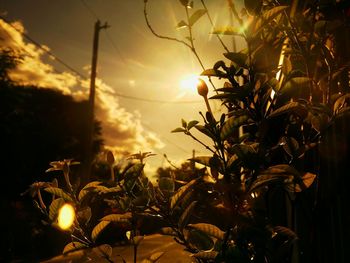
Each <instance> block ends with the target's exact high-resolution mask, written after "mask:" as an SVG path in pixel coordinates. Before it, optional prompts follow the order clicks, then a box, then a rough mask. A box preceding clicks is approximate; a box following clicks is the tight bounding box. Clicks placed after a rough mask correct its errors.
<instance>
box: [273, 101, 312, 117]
mask: <svg viewBox="0 0 350 263" xmlns="http://www.w3.org/2000/svg"><path fill="white" fill-rule="evenodd" d="M287 113H298V114H300V115H304V114H307V110H306V108H305V106H304V105H303V104H301V103H299V102H296V101H292V102H289V103H288V104H286V105H283V106H282V107H279V108H278V109H277V110H274V111H273V112H271V114H270V115H269V116H268V117H267V118H268V119H270V118H274V117H277V116H280V115H282V114H287Z"/></svg>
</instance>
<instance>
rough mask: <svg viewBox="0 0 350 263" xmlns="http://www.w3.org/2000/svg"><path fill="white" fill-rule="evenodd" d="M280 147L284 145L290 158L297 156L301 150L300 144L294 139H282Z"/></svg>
mask: <svg viewBox="0 0 350 263" xmlns="http://www.w3.org/2000/svg"><path fill="white" fill-rule="evenodd" d="M280 145H282V147H283V149H284V150H285V152H286V153H287V154H288V155H289V156H290V157H296V156H297V154H298V150H299V143H298V141H297V140H296V139H294V138H293V137H286V136H284V137H282V138H281V140H280Z"/></svg>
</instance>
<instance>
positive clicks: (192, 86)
mask: <svg viewBox="0 0 350 263" xmlns="http://www.w3.org/2000/svg"><path fill="white" fill-rule="evenodd" d="M198 83H199V77H198V76H197V75H194V74H192V75H187V76H185V77H184V78H183V79H182V80H181V81H180V88H181V90H182V91H186V92H189V93H192V94H197V85H198Z"/></svg>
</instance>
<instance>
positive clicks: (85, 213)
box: [77, 207, 92, 225]
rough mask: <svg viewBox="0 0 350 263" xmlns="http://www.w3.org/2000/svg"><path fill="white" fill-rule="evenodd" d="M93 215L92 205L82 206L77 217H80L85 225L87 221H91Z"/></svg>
mask: <svg viewBox="0 0 350 263" xmlns="http://www.w3.org/2000/svg"><path fill="white" fill-rule="evenodd" d="M91 215H92V213H91V208H90V207H85V208H82V209H80V210H79V211H78V213H77V217H78V219H79V221H80V222H83V223H84V224H85V225H86V224H87V223H89V221H90V219H91Z"/></svg>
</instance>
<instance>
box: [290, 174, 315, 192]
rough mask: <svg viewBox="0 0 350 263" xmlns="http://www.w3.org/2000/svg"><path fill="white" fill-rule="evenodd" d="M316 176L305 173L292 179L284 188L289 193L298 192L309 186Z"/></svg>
mask: <svg viewBox="0 0 350 263" xmlns="http://www.w3.org/2000/svg"><path fill="white" fill-rule="evenodd" d="M315 178H316V174H313V173H305V174H304V175H303V176H302V177H301V179H299V178H298V179H299V180H294V181H293V182H292V183H289V184H286V185H285V189H286V190H287V191H289V192H291V193H299V192H301V191H302V190H305V189H307V188H309V187H310V186H311V185H312V183H313V182H314V180H315Z"/></svg>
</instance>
